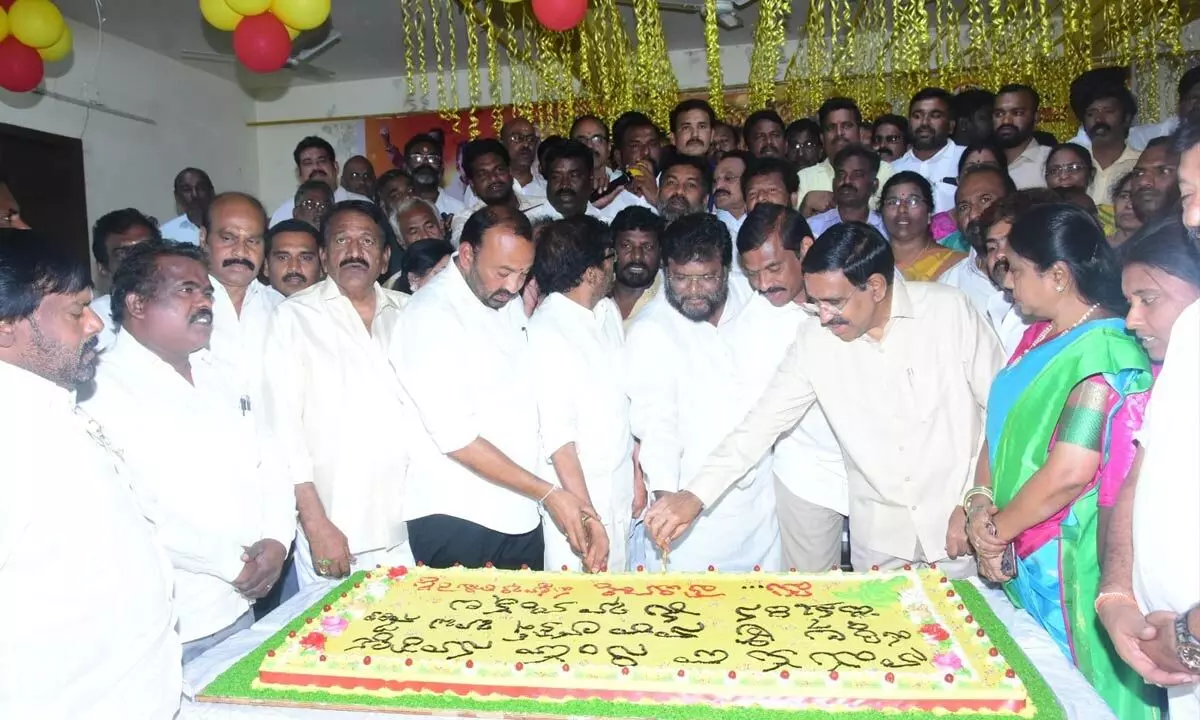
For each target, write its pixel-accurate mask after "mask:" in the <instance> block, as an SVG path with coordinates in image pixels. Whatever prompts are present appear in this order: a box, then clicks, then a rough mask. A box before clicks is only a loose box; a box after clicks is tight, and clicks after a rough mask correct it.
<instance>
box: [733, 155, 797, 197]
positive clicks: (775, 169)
mask: <svg viewBox="0 0 1200 720" xmlns="http://www.w3.org/2000/svg"><path fill="white" fill-rule="evenodd" d="M775 174H778V175H779V177H780V178H782V179H783V186H784V188H785V189H787V192H788V194H789V195H794V194H796V193H798V192H800V176H799V175H797V174H796V168H795V166H793V165H792V164H791V163H790V162H788V161H787V160H785V159H783V158H778V157H761V158H755V159H754V162H752V163H750V164H749V165H747V166H746V172H744V173H742V197H745V196H746V193H747V192H748V190H749V188H750V180H752V179H753V178H756V177H761V176H763V175H775Z"/></svg>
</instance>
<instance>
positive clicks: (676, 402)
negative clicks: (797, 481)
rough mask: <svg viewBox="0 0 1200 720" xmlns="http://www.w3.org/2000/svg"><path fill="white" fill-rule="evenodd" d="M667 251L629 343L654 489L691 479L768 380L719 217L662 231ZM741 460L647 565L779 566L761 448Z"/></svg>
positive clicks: (635, 417)
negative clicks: (660, 286) (762, 377)
mask: <svg viewBox="0 0 1200 720" xmlns="http://www.w3.org/2000/svg"><path fill="white" fill-rule="evenodd" d="M663 257H664V258H665V259H666V261H665V272H666V282H665V286H664V289H665V293H664V294H663V295H660V296H659V297H658V298H656V299H655V300H654V301H653V302H651V304H650V306H649V307H647V308H646V311H645V312H644V313H642V315H641V316H640V317H639V318H638V319H637V321H636V322H634V323H633V325H632V326H631V327H630V329H629V340H628V342H627V343H626V346H625V375H626V383H625V385H626V392H627V393H628V395H629V400H630V406H629V420H630V427H631V428H632V430H633V434H634V437H636V438H637V439H638V440H639V441H640V443H641V448H640V450H639V460H640V462H641V466H642V470H643V472H644V473H645V477H646V483H647V487H648V488H649V490H650V491H651V492H652V493H654V494H655V495H656V496H661V495H664V494H665V495H672V494H675V493H677V492H678V491H680V490H682V489H683V488H686V487H687V486H688V484H689V483H690V482H692V480H693V478H694V477H695V475H696V472H697V471H698V470H699V469H700V467H701V466H702V465H703V463H704V459H705V457H707V456H708V454H709V453H710V452H712V450H713V449H714V448H715V447H717V444H718V443H719V442H720V441H721V438H722V437H724V436H725V435H726V434H727V433H728V432H729V431H730V430H731V429H732V428H733V427H734V424H735V423H736V422H737V420H738V418H741V417H742V416H743V415H744V414H745V413H746V411H747V410H749V408H750V406H751V405H752V404H753V402H754V399H755V398H756V397H757V395H756V392H755V390H756V389H758V388H759V386H760V385H761V384H765V382H764V383H759V382H756V380H755V378H754V372H752V368H754V367H755V362H756V360H757V359H758V357H757V356H758V353H759V349H758V346H759V345H760V344H761V343H762V341H763V337H762V334H761V329H760V328H755V327H752V326H745V327H743V323H741V322H740V316H741V314H742V313H743V312H744V311H745V308H746V304H747V301H748V300H749V299H750V298H749V296H750V288H749V287H748V286H747V284H746V283H745V282H741V283H734V282H731V281H730V279H729V275H730V272H729V270H730V265H731V264H732V262H733V248H732V243H731V240H730V238H729V231H728V230H726V229H725V226H724V225H723V224H722V223H721V221H720V220H717V219H716V218H715V217H713V216H712V215H709V214H707V213H700V214H695V215H686V216H684V217H682V218H680V219H678V220H676V221H675V222H674V223H672V224H670V225H668V226H667V229H666V231H665V232H664V233H663ZM748 460H749V462H747V463H746V467H744V468H741V469H740V472H738V474H737V477H736V478H734V482H732V483H729V486H731V487H728V488H722V491H723V492H722V493H721V496H720V499H719V500H718V499H717V498H715V497H714V498H713V502H710V503H709V505H708V506H707V508H706V509H705V512H704V514H703V516H702V517H700V518H699V519H698V520H697V521H696V524H695V527H693V528H691V529H689V531H688V532H687V533H686V534H683V533H681V537H673V538H672V539H671V540H672V542H671V543H670V544H667V543H662V544H660V548H662V550H661V552H662V553H663V555H659V556H656V555H655V554H654V553H647V557H646V560H647V566H648V567H656V566H657V567H668V568H670V569H672V570H679V571H688V572H702V571H704V570H705V569H706V568H708V567H709V566H715V567H717V568H719V569H721V570H726V571H730V572H748V571H750V570H752V569H754V567H755V566H758V567H760V568H761V569H763V570H767V571H774V570H779V569H780V565H781V560H780V557H781V556H780V544H779V523H778V520H777V518H776V516H775V485H774V481H773V479H772V477H771V456H770V453H769V448H768V447H765V446H764V447H763V448H762V449H761V450H760V451H759V452H758V454H757V456H756V457H754V458H753V459H748ZM726 490H728V491H727V492H726ZM644 540H645V538H644V537H639V538H635V540H634V542H644ZM664 555H665V557H664Z"/></svg>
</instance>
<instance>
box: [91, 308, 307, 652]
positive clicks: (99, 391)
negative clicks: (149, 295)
mask: <svg viewBox="0 0 1200 720" xmlns="http://www.w3.org/2000/svg"><path fill="white" fill-rule="evenodd" d="M191 364H192V380H193V382H194V383H195V385H192V384H189V383H188V381H187V380H185V379H184V378H183V376H181V375H180V374H179V373H177V372H175V370H174V369H173V368H171V366H170V365H168V364H167V363H166V362H164V361H163V360H162V359H161V358H159V357H158V356H157V355H155V354H154V353H152V352H151V351H150V350H148V349H147V348H146V347H145V346H143V345H142V344H141V343H139V342H138V340H137V338H135V337H134V336H133V335H131V334H130V333H128V332H123V333H121V335H120V336H119V337H118V339H117V342H116V343H114V344H113V346H112V348H110V349H109V350H108V351H107V352H106V353H105V354H104V359H103V361H102V362H101V363H100V367H99V370H98V371H97V373H96V391H95V393H94V394H93V396H92V397H91V398H89V399H88V400H87V401H86V402H84V403H83V405H82V407H83V409H84V410H85V411H86V412H87V413H88V414H89V415H91V416H92V417H93V418H95V419H96V421H97V422H99V423H100V425H101V426H103V427H104V431H105V433H106V434H107V435H108V437H109V439H110V440H111V441H112V442H113V444H114V445H116V446H117V447H118V448H120V449H121V452H122V454H123V456H124V458H125V463H126V465H127V466H128V468H129V470H130V482H131V485H132V486H133V490H134V492H135V493H136V494H137V497H138V500H139V502H140V503H141V506H142V509H143V512H145V514H146V517H148V518H149V519H150V521H151V522H153V523H154V526H155V527H156V528H157V529H158V534H159V537H160V538H161V540H162V542H163V545H165V546H166V549H167V554H168V555H169V556H170V558H171V564H172V565H173V566H174V568H175V604H176V609H177V612H178V615H179V634H180V637H181V639H182V640H183V642H190V641H192V640H197V639H200V638H203V637H207V636H208V635H211V634H213V633H215V632H217V631H218V630H223V629H225V628H226V627H228V626H229V625H231V624H233V622H234V621H235V620H237V619H238V618H239V617H241V616H242V615H244V614H245V613H246V611H247V610H249V609H250V605H251V603H250V601H249V600H247V599H246V598H245V597H243V596H242V595H241V594H240V593H239V592H238V591H237V589H236V588H234V587H233V584H232V583H233V581H234V579H235V578H237V576H238V574H239V573H241V572H242V569H243V567H244V563H243V562H242V559H241V556H242V553H243V551H244V548H246V547H249V546H250V545H253V544H254V543H256V542H258V541H259V540H262V539H267V538H269V539H272V540H277V541H279V544H281V545H283V547H284V548H285V549H287V548H289V547H290V546H291V544H292V537H293V536H294V535H295V526H296V512H295V507H296V501H295V498H294V496H293V494H292V487H291V483H290V482H289V481H288V477H287V464H286V461H285V460H284V458H283V455H282V453H281V452H280V451H279V447H278V446H277V445H276V444H275V443H274V440H273V439H272V438H270V437H268V436H265V435H264V434H263V433H261V432H260V431H259V430H258V429H257V426H256V423H255V422H254V418H253V417H252V416H251V415H250V414H249V413H243V412H242V409H241V403H240V400H241V398H240V396H239V394H238V392H237V390H236V389H235V388H234V386H233V385H232V384H231V378H229V377H227V376H226V375H224V374H223V371H222V369H221V368H220V367H214V364H213V362H212V359H211V357H209V353H208V351H205V350H201V351H200V352H198V353H195V354H194V355H193V357H192V363H191Z"/></svg>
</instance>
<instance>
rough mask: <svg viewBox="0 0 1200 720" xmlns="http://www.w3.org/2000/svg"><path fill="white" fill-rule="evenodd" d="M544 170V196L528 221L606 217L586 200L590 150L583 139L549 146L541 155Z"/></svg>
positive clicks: (590, 177)
mask: <svg viewBox="0 0 1200 720" xmlns="http://www.w3.org/2000/svg"><path fill="white" fill-rule="evenodd" d="M541 169H542V172H544V173H545V174H546V200H547V204H546V205H543V206H542V207H541V208H539V209H538V210H536V211H533V212H532V213H530V221H531V222H539V221H542V220H562V219H570V218H578V217H583V216H584V215H587V216H589V217H594V218H598V219H600V220H606V218H605V216H604V214H603V213H601V212H600V211H599V210H597V209H596V207H595V206H594V205H592V204H591V203H590V202H588V198H589V197H590V196H591V193H592V183H591V180H592V151H591V150H589V149H588V147H587V146H586V145H584V144H582V143H579V142H576V141H574V140H564V141H562V142H560V143H554V144H553V145H552V146H551V147H549V148H548V149H547V150H546V152H545V155H544V157H543V163H542V168H541Z"/></svg>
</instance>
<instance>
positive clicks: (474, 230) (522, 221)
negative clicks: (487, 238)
mask: <svg viewBox="0 0 1200 720" xmlns="http://www.w3.org/2000/svg"><path fill="white" fill-rule="evenodd" d="M496 227H503V228H507V229H509V230H511V231H512V232H513V233H514V234H516V235H518V236H520V237H523V238H525V239H526V240H528V241H529V242H533V226H532V225H530V224H529V218H527V217H526V216H525V213H523V212H521V211H519V210H513V209H512V208H510V207H508V206H507V205H485V206H484V207H481V208H479V209H478V210H476V211H475V212H473V213H471V217H469V218H467V223H466V224H465V225H463V229H462V236H461V238H460V239H459V245H460V246H461V245H462V244H463V243H466V244H467V245H470V246H471V247H472V248H474V249H475V250H478V249H479V248H481V247H482V246H483V236H484V235H485V234H486V233H487V231H488V230H491V229H492V228H496Z"/></svg>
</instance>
